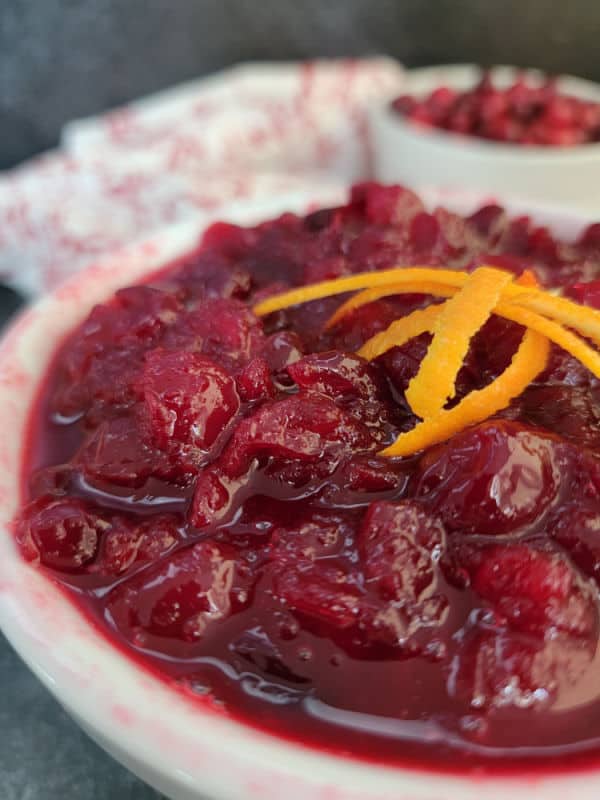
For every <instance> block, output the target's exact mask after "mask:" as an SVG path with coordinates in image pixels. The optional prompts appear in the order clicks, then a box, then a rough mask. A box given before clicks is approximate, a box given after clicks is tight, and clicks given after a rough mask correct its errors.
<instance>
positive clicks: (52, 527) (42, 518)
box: [17, 497, 110, 572]
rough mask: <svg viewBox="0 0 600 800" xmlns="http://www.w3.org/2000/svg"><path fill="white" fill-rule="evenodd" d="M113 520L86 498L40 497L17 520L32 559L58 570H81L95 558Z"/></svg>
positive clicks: (22, 538) (29, 557) (22, 542)
mask: <svg viewBox="0 0 600 800" xmlns="http://www.w3.org/2000/svg"><path fill="white" fill-rule="evenodd" d="M109 528H110V523H109V522H108V521H107V520H105V519H103V518H102V517H100V516H99V515H98V514H97V513H94V512H93V511H92V510H91V508H90V507H89V506H88V505H87V504H86V503H85V502H84V501H82V500H77V499H75V498H72V497H68V498H67V497H65V498H60V499H55V498H47V497H45V498H40V499H38V500H35V501H34V502H33V503H31V504H30V505H29V506H27V507H26V508H25V509H24V510H23V512H22V514H21V515H20V517H19V520H18V523H17V539H18V541H19V543H20V545H21V547H22V549H23V552H24V553H25V555H26V557H27V558H28V559H29V560H35V561H38V560H39V562H41V563H42V564H43V565H44V566H46V567H50V568H51V569H54V570H57V571H58V572H78V571H80V570H82V569H83V568H85V566H86V565H87V564H89V563H90V562H91V561H93V559H94V557H95V555H96V551H97V549H98V542H99V540H100V538H101V537H102V535H103V533H104V532H105V531H106V530H107V529H109Z"/></svg>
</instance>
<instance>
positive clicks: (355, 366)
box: [288, 350, 381, 401]
mask: <svg viewBox="0 0 600 800" xmlns="http://www.w3.org/2000/svg"><path fill="white" fill-rule="evenodd" d="M288 372H289V374H290V375H291V376H292V378H293V379H294V382H295V383H296V384H297V385H298V386H300V388H302V389H312V390H313V391H315V392H321V393H322V394H325V395H327V396H328V397H331V398H332V399H334V400H340V399H343V398H344V397H347V396H350V397H360V398H361V399H363V400H368V401H373V400H375V399H376V398H377V396H378V394H379V393H380V391H381V386H380V385H379V386H378V383H379V384H380V381H378V379H377V377H376V373H375V371H374V370H373V368H372V367H371V366H370V365H369V362H368V361H365V360H364V359H363V358H360V356H355V355H354V354H352V353H340V352H339V351H337V350H332V351H330V352H327V353H312V354H311V355H309V356H305V357H304V358H302V359H300V360H299V361H296V362H295V363H294V364H291V365H290V366H289V367H288Z"/></svg>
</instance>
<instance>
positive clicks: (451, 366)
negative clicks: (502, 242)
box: [406, 267, 512, 419]
mask: <svg viewBox="0 0 600 800" xmlns="http://www.w3.org/2000/svg"><path fill="white" fill-rule="evenodd" d="M510 281H512V275H511V274H510V273H508V272H503V271H502V270H499V269H492V268H491V267H479V269H476V270H475V272H473V274H472V275H469V277H468V278H467V280H466V281H465V284H464V286H463V287H462V289H461V290H460V292H457V293H456V294H455V295H454V297H451V298H450V300H447V301H446V302H445V303H444V305H443V307H442V309H441V311H440V313H439V314H438V316H437V317H436V320H435V322H434V323H433V330H432V333H433V339H432V341H431V344H430V345H429V349H428V351H427V355H426V356H425V358H424V359H423V361H422V362H421V366H420V367H419V371H418V373H417V374H416V375H415V377H414V378H413V379H412V380H411V382H410V384H409V386H408V389H407V390H406V399H407V400H408V403H409V405H410V407H411V408H412V410H413V411H414V412H415V414H416V415H417V416H418V417H422V418H423V419H425V418H427V417H431V416H433V415H434V414H437V412H438V411H441V409H442V408H443V407H444V406H445V405H446V403H447V401H448V400H451V399H452V398H453V397H454V394H455V391H456V376H457V375H458V371H459V370H460V368H461V366H462V363H463V361H464V360H465V357H466V355H467V352H468V350H469V345H470V344H471V339H472V338H473V336H475V334H476V333H477V331H478V330H479V329H480V328H481V327H482V325H483V324H484V323H485V322H487V320H488V319H489V317H490V314H491V313H492V311H493V310H494V308H495V307H496V305H497V304H498V301H499V300H500V296H501V295H502V290H503V289H504V287H505V286H506V285H507V284H508V283H509V282H510Z"/></svg>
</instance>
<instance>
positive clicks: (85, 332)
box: [54, 286, 182, 417]
mask: <svg viewBox="0 0 600 800" xmlns="http://www.w3.org/2000/svg"><path fill="white" fill-rule="evenodd" d="M181 308H182V307H181V304H180V302H179V300H178V298H177V297H176V296H175V295H173V294H170V293H166V292H164V291H161V290H159V289H152V288H150V287H148V286H135V287H131V288H128V289H122V290H121V291H119V292H117V294H116V295H115V297H114V298H113V300H112V301H110V302H109V303H107V304H105V305H101V306H96V308H95V309H94V310H93V311H92V313H91V314H90V316H89V317H88V319H87V320H86V321H85V322H84V323H83V326H82V327H81V329H80V330H79V331H78V333H77V338H76V340H74V341H73V343H72V345H71V347H70V348H69V351H68V354H67V357H66V358H65V361H64V376H63V380H62V382H61V385H60V386H59V387H58V391H57V393H56V396H55V399H54V406H55V408H56V410H57V411H58V412H59V413H60V414H62V415H63V416H67V417H69V416H75V415H77V414H80V413H82V412H85V411H87V410H88V409H89V407H90V406H91V405H92V404H93V403H95V404H96V405H99V406H100V409H102V408H107V407H111V406H123V405H129V404H130V403H131V401H132V392H131V384H132V382H133V379H134V378H135V374H136V370H137V365H138V363H139V361H140V359H141V356H142V354H143V352H144V351H145V350H147V349H149V348H150V347H152V346H153V345H154V344H155V342H156V341H157V340H158V338H159V337H160V336H161V335H162V333H163V332H164V330H165V329H166V328H167V327H169V326H170V325H172V324H173V322H174V321H175V319H176V318H177V316H178V314H179V313H180V312H181ZM102 413H103V412H102V411H100V414H102Z"/></svg>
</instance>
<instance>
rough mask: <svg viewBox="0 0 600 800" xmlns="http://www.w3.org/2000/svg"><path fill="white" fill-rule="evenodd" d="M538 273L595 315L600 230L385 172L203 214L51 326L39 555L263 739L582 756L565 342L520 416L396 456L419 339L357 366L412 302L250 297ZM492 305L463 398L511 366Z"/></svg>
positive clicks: (586, 690)
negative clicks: (492, 271) (429, 200)
mask: <svg viewBox="0 0 600 800" xmlns="http://www.w3.org/2000/svg"><path fill="white" fill-rule="evenodd" d="M398 263H399V264H407V265H408V264H414V263H421V264H423V263H428V264H432V265H436V264H439V265H443V266H449V267H455V268H472V267H475V266H477V265H478V264H481V263H488V264H489V263H492V264H496V265H499V266H501V267H503V268H507V269H510V270H513V271H514V272H515V273H517V274H518V273H520V272H521V271H522V270H523V269H524V268H525V267H528V268H533V269H535V271H536V273H537V275H538V277H539V279H540V280H541V281H542V282H543V283H545V284H546V285H550V286H562V287H567V289H566V291H567V293H569V294H571V295H572V296H574V297H576V299H578V300H579V301H580V302H587V303H589V304H591V305H598V299H599V297H600V282H599V281H597V280H596V278H598V275H599V267H600V226H591V227H590V228H589V229H588V230H587V231H586V232H585V233H583V234H582V236H581V237H580V239H579V241H578V242H576V243H574V244H567V243H564V242H561V241H558V240H556V239H555V238H553V236H552V235H551V233H550V232H549V231H547V230H546V229H545V228H540V227H536V226H535V225H533V224H532V223H531V222H530V221H529V220H528V219H527V218H519V219H509V218H508V217H507V215H506V214H505V213H504V211H503V210H502V209H501V208H499V207H495V206H488V207H486V208H483V209H481V210H480V211H479V212H477V213H476V214H474V215H472V216H471V217H468V218H462V217H459V216H457V215H455V214H452V213H450V212H448V211H446V210H444V209H438V210H437V211H435V212H434V213H432V214H430V213H427V212H426V211H425V209H424V208H423V206H422V205H421V202H420V200H419V199H418V198H417V197H416V196H415V195H414V194H412V193H411V192H409V191H408V190H405V189H402V188H399V187H380V186H377V185H363V186H359V187H356V188H355V189H354V190H353V193H352V196H351V200H350V202H349V203H348V205H346V206H344V207H342V208H338V209H333V210H326V211H319V212H316V213H314V214H311V215H309V216H308V217H306V218H301V217H298V216H294V215H291V214H287V215H284V216H282V217H280V218H279V219H277V220H274V221H272V222H268V223H265V224H263V225H260V226H258V227H256V228H252V229H242V228H238V227H235V226H231V225H225V224H219V225H215V226H213V227H212V228H211V229H210V230H209V231H208V232H207V234H206V236H205V239H204V242H203V244H202V247H201V248H200V249H199V251H198V252H197V253H195V254H193V255H190V257H189V259H187V260H185V262H184V263H183V264H182V265H179V266H178V267H177V268H176V269H171V270H169V271H167V272H165V273H163V274H162V275H161V276H160V277H158V278H156V279H154V280H153V282H152V285H145V286H138V287H133V288H129V289H125V290H123V291H121V292H118V293H117V294H116V295H115V297H114V298H113V299H112V300H110V301H109V302H108V303H106V304H104V305H101V306H98V307H96V308H95V309H94V310H93V311H92V312H91V314H90V316H89V317H88V319H87V320H86V322H84V323H83V325H82V326H81V327H80V328H79V329H78V330H77V331H75V332H74V333H73V335H72V336H71V337H70V338H69V339H68V341H67V342H66V343H64V344H63V345H62V346H61V348H60V351H59V353H58V355H57V357H56V359H55V362H54V364H53V366H52V367H51V370H50V372H49V375H48V377H47V381H46V384H45V386H44V389H43V392H42V395H41V398H40V400H39V402H38V405H37V407H36V409H35V412H34V414H33V417H32V422H31V433H30V439H31V447H30V453H29V456H28V463H27V464H26V465H25V469H26V474H27V475H28V482H27V487H26V495H27V499H28V503H27V504H26V505H25V506H24V508H23V509H22V511H21V514H20V517H19V519H18V521H17V536H18V539H19V542H20V544H21V547H22V549H23V552H24V555H25V556H26V557H27V558H29V559H32V560H33V561H35V562H37V563H39V565H40V568H41V569H43V570H44V571H46V572H47V573H48V574H50V575H51V576H52V577H53V578H54V579H55V580H56V581H58V582H59V583H60V584H61V585H62V586H63V587H65V589H66V590H67V591H68V592H69V593H70V595H71V596H72V598H73V600H74V602H76V603H77V604H79V605H80V606H81V607H82V608H83V609H85V611H86V613H88V614H89V615H91V616H92V617H93V619H94V620H95V621H96V623H97V624H98V625H99V626H100V627H101V629H102V630H103V631H104V632H105V633H106V635H107V636H108V637H109V638H110V639H111V641H113V642H114V643H115V644H116V645H118V646H119V647H121V648H122V649H125V651H126V652H127V653H128V654H129V655H130V656H131V657H133V658H135V659H136V661H137V662H138V663H139V664H140V665H144V666H145V667H150V668H151V669H153V670H154V671H156V672H158V673H159V674H161V675H162V676H163V677H164V678H165V679H167V680H168V681H170V682H172V683H173V684H175V685H177V686H178V687H180V688H182V689H183V690H185V691H187V692H188V693H189V694H190V696H198V697H201V698H203V699H206V698H207V697H209V698H210V699H211V700H212V701H213V702H214V703H215V704H216V705H217V706H219V707H221V708H223V709H224V710H225V712H226V713H230V714H231V715H233V716H234V717H236V718H241V719H243V720H245V721H248V722H251V723H252V724H254V725H257V726H259V727H260V728H262V729H264V730H268V731H271V732H274V733H277V734H280V735H284V736H286V737H289V738H292V739H296V740H301V741H303V742H305V743H308V744H311V745H319V746H321V747H325V748H328V749H331V750H334V751H336V752H345V753H352V754H355V755H358V756H363V757H368V758H373V759H377V760H380V761H386V762H392V763H401V764H419V765H429V766H430V767H431V768H435V769H458V770H461V769H466V768H472V767H477V768H488V769H492V768H494V769H495V768H498V769H505V768H506V769H514V768H522V767H525V766H527V768H532V767H535V766H540V765H541V766H542V767H544V768H546V767H548V768H550V767H551V766H554V767H556V766H557V765H559V762H557V760H556V757H557V755H560V756H561V759H560V765H566V764H577V763H581V762H582V761H583V760H585V759H588V760H589V759H590V758H593V757H595V754H597V753H598V752H600V677H599V675H600V658H599V656H598V634H599V630H600V627H599V604H598V600H599V598H598V583H597V582H598V581H600V500H599V492H600V463H599V462H598V458H597V454H598V452H599V449H600V427H599V424H598V423H599V417H600V405H599V387H598V382H597V381H596V380H595V379H594V378H593V377H592V376H591V375H590V373H588V372H587V371H586V370H585V368H583V367H582V366H581V365H580V364H579V363H578V362H576V361H574V360H573V359H572V358H571V357H569V356H567V355H566V354H565V353H563V352H561V351H559V350H554V351H553V353H552V357H551V361H550V364H549V366H548V369H547V370H546V372H545V373H544V374H543V375H542V376H540V378H539V380H538V381H537V382H536V383H535V384H532V385H531V386H530V387H529V388H528V389H527V390H526V391H525V393H524V394H523V395H522V396H521V397H519V398H518V399H517V400H516V401H515V402H514V403H513V405H512V406H511V407H510V408H509V409H507V410H506V411H505V412H503V413H502V414H500V415H498V416H497V417H495V418H494V419H490V420H488V421H487V422H485V423H483V424H480V425H477V426H475V427H472V428H469V429H467V430H465V431H463V432H462V433H460V434H459V435H457V436H455V437H454V438H453V439H452V440H451V441H449V442H447V443H445V444H442V445H439V446H437V447H435V448H431V449H430V450H428V451H426V452H425V453H422V454H418V455H416V456H413V457H411V458H406V459H385V458H382V457H379V456H377V455H376V454H377V452H378V451H379V450H381V449H382V447H383V446H384V445H386V444H387V443H389V442H391V441H392V440H393V439H394V437H395V436H397V435H398V433H399V432H401V431H404V430H408V429H410V428H411V427H412V426H413V425H414V424H415V418H414V417H413V416H412V414H411V412H410V410H409V408H408V406H407V404H406V402H405V400H404V390H405V388H406V385H407V381H408V380H409V379H410V377H411V376H412V375H413V374H414V373H415V371H416V368H417V366H418V363H419V360H420V358H421V357H422V355H423V354H424V352H425V349H426V347H427V338H426V337H421V338H420V339H417V340H415V341H414V342H412V343H410V344H408V345H406V346H404V347H403V348H400V349H396V350H393V351H391V352H390V353H388V354H386V355H385V356H384V357H382V358H381V359H379V360H378V361H377V362H375V363H373V364H367V363H366V362H365V361H363V360H362V359H360V358H359V357H357V356H355V355H354V354H353V351H355V350H356V349H357V347H358V346H359V345H360V344H361V343H362V342H363V341H364V340H365V339H366V338H367V337H369V336H371V335H372V334H374V333H375V332H377V331H379V330H382V329H383V328H385V327H386V326H387V325H388V324H389V323H390V322H391V321H392V320H393V319H394V318H397V317H398V316H399V315H400V314H404V313H407V312H409V311H410V310H411V309H413V308H415V307H418V306H419V305H421V304H422V303H423V302H425V300H426V299H425V298H424V297H420V296H410V297H401V298H400V297H398V298H391V299H386V300H380V301H377V302H375V303H373V304H371V305H369V306H365V307H363V308H361V309H359V310H358V311H356V312H354V314H353V315H352V316H350V317H348V318H347V319H345V320H343V321H342V322H340V323H339V324H338V326H337V327H336V328H335V329H333V330H332V331H331V332H329V333H327V334H324V333H323V332H322V325H323V323H324V321H325V320H326V319H327V317H328V316H329V315H330V314H331V313H332V311H333V310H334V309H335V308H336V307H337V305H338V304H339V303H340V302H341V300H342V299H343V298H333V299H329V300H325V301H318V302H313V303H310V304H307V305H305V306H301V307H298V308H295V309H292V310H290V311H285V312H280V313H277V314H275V315H272V316H271V317H269V318H267V319H266V320H265V321H264V323H263V322H262V321H260V320H258V319H257V318H256V317H255V316H254V315H253V314H252V312H251V311H250V308H251V306H252V303H253V302H254V301H255V300H256V298H258V297H261V296H264V295H265V294H266V293H268V292H272V291H274V290H276V289H277V288H279V289H281V288H284V287H286V286H290V285H298V284H302V283H304V282H314V281H317V280H320V279H325V278H332V277H336V276H340V275H346V274H349V273H352V272H356V271H363V270H365V269H373V270H377V269H383V268H387V267H390V266H393V265H395V264H398ZM521 335H522V330H521V329H520V328H518V326H515V325H513V324H511V323H508V322H505V321H502V320H500V319H497V318H494V319H492V320H491V321H490V322H489V323H487V325H486V326H485V328H484V329H483V330H482V331H481V332H480V334H478V336H477V338H476V340H475V342H474V344H473V346H472V348H471V352H470V353H469V356H468V360H467V362H466V364H465V366H464V368H463V369H462V371H461V373H460V376H459V387H458V388H459V395H462V394H464V393H466V392H468V391H470V390H471V389H473V388H477V387H480V386H482V385H484V384H485V383H487V382H489V381H490V380H491V379H493V378H494V377H495V376H496V375H497V374H499V373H500V372H501V371H502V370H503V369H504V368H505V366H506V365H507V364H508V362H509V360H510V358H511V356H512V354H513V352H514V350H515V348H516V346H517V345H518V342H519V340H520V337H521Z"/></svg>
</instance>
